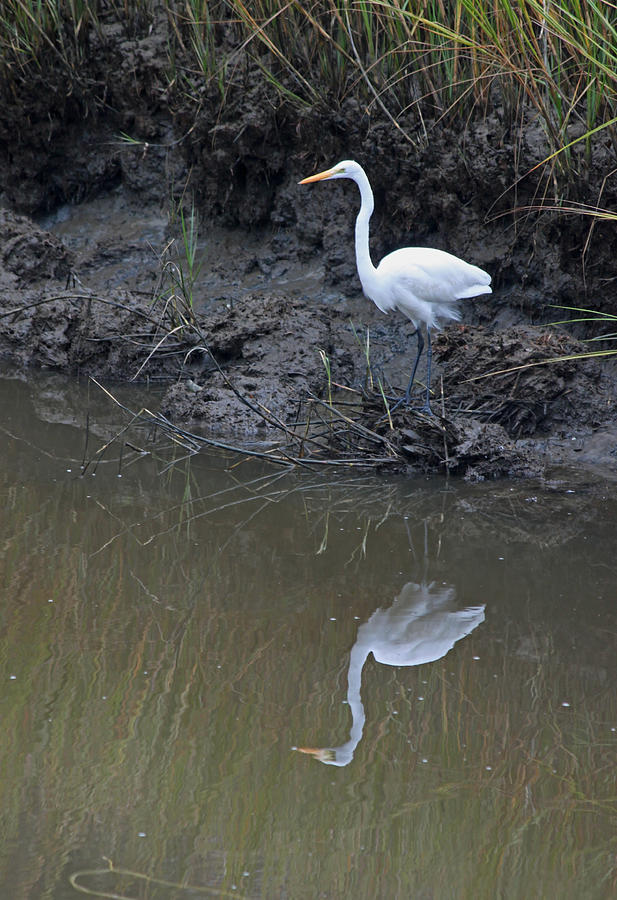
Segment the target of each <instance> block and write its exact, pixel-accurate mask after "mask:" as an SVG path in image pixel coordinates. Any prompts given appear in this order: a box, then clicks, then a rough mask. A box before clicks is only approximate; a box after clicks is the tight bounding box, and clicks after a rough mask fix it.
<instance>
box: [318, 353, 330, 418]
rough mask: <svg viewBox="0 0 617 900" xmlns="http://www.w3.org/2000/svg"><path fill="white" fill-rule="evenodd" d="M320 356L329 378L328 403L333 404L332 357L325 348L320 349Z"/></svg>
mask: <svg viewBox="0 0 617 900" xmlns="http://www.w3.org/2000/svg"><path fill="white" fill-rule="evenodd" d="M319 356H320V358H321V361H322V363H323V367H324V369H325V370H326V376H327V378H328V405H329V406H332V369H331V366H330V357H329V356H328V354H327V353H326V351H325V350H320V351H319Z"/></svg>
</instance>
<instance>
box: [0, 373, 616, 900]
mask: <svg viewBox="0 0 617 900" xmlns="http://www.w3.org/2000/svg"><path fill="white" fill-rule="evenodd" d="M86 393H87V389H86V388H85V387H80V386H77V385H74V384H73V385H71V384H68V385H67V384H66V383H65V382H62V381H59V380H57V379H41V378H39V377H36V378H35V377H34V376H32V379H31V380H30V383H29V384H24V383H22V382H18V381H11V380H5V381H2V382H0V408H1V409H2V417H1V423H0V424H1V425H2V428H1V429H0V445H1V447H0V452H1V458H2V460H3V465H2V468H1V470H0V491H1V496H2V504H1V512H0V547H1V554H0V565H1V571H2V577H1V585H2V587H1V592H2V593H1V600H0V615H1V624H2V640H1V643H0V685H1V686H2V688H1V691H0V714H1V721H2V726H3V727H2V735H1V737H0V764H1V771H2V779H1V781H0V790H1V792H2V802H1V807H0V809H1V811H0V816H1V821H2V836H3V839H2V842H1V844H0V854H1V861H0V883H1V884H2V885H4V887H3V888H2V893H1V895H2V897H7V898H8V897H10V898H37V900H38V898H47V897H49V898H54V900H56V898H59V900H65V898H77V897H79V896H82V894H80V893H79V892H78V889H77V888H78V887H80V886H81V887H82V888H88V890H89V891H91V892H92V891H96V892H98V893H96V894H95V896H111V895H112V894H113V895H114V896H125V897H130V898H138V897H139V898H145V897H148V898H178V900H182V898H189V897H195V896H222V897H230V896H231V897H260V898H292V900H296V898H298V900H300V898H307V900H308V898H311V900H312V898H319V897H326V898H437V900H441V898H453V900H454V898H495V897H506V898H530V897H533V898H544V897H560V898H577V900H580V898H604V897H607V898H608V897H612V896H615V892H616V891H617V788H616V771H617V769H616V764H617V603H616V599H617V577H616V573H617V540H616V537H617V531H616V525H617V486H616V485H615V484H614V483H606V484H605V483H602V482H600V481H598V479H597V476H593V477H591V476H590V477H589V478H588V479H586V478H585V476H584V474H579V476H578V477H577V479H576V481H575V482H573V481H571V480H565V479H562V478H556V479H555V482H554V484H553V485H552V486H551V487H549V488H546V487H545V488H542V489H540V488H539V487H538V486H537V485H533V484H529V483H520V484H517V483H501V484H489V485H482V486H475V487H474V486H466V485H463V484H461V483H458V482H453V481H451V482H449V483H446V482H444V481H431V482H426V481H421V480H420V481H405V480H398V481H392V480H385V479H384V480H376V479H372V478H371V479H368V478H367V479H361V480H351V479H348V480H345V479H342V478H338V479H334V478H332V476H328V477H327V478H326V477H324V476H309V475H305V474H302V475H293V476H281V475H280V473H277V472H268V471H267V470H259V469H256V468H254V467H252V466H249V465H243V466H237V467H236V468H233V469H226V465H225V461H223V460H217V459H213V458H206V457H204V458H199V459H193V460H192V461H191V462H190V464H186V463H182V464H178V465H177V466H175V467H173V468H170V469H168V470H167V471H163V469H164V463H163V461H161V460H155V459H153V458H150V457H148V458H143V459H137V458H136V457H135V456H134V454H132V453H131V451H130V449H128V448H127V449H126V450H125V451H124V459H123V463H122V468H121V470H120V473H121V477H118V472H119V464H118V462H117V457H118V452H117V447H116V446H114V447H112V448H111V449H110V451H109V452H108V454H107V455H106V457H105V461H104V462H103V463H101V464H100V465H99V467H98V469H96V474H94V475H93V474H87V475H86V476H85V477H83V478H82V477H80V475H79V467H80V462H81V459H82V454H83V449H84V430H83V425H84V419H85V405H86V404H87V402H89V403H90V407H91V435H90V448H93V447H94V446H98V445H99V444H100V442H101V440H102V439H103V437H104V435H105V434H107V433H108V430H107V426H106V424H105V416H107V417H108V418H109V416H112V417H113V416H116V413H115V411H113V410H111V409H110V405H109V404H107V405H106V407H105V408H106V410H107V411H106V412H104V411H103V410H101V409H99V408H98V407H97V403H98V402H99V400H98V399H97V398H91V400H90V401H87V399H86ZM54 411H55V412H54ZM54 418H55V420H56V424H54V421H53V420H54ZM116 421H117V422H118V423H119V422H120V419H117V418H116ZM61 422H68V423H70V422H73V423H74V424H72V425H71V424H60V423H61ZM96 430H98V431H99V432H100V437H98V438H97V437H96V435H95V433H94V432H95V431H96ZM138 437H139V436H138ZM146 437H147V436H146V435H141V437H140V440H141V442H142V443H145V440H146ZM132 439H133V441H135V440H136V438H135V436H134V435H133V437H132ZM166 458H169V454H168V455H167V457H166ZM90 471H93V470H92V469H91V470H90ZM444 654H445V655H444ZM294 747H298V748H303V749H305V750H306V749H312V750H314V751H315V750H316V751H318V752H316V753H314V754H312V755H311V754H308V753H301V752H298V751H297V750H294V749H293V748H294ZM109 861H111V862H109ZM110 866H113V871H105V870H106V869H107V870H108V869H109V867H110ZM97 870H98V874H97ZM124 870H128V871H129V872H131V873H134V874H124V873H123V871H124ZM71 878H72V879H73V884H71ZM147 879H149V880H147ZM166 882H167V884H166ZM189 887H190V889H189ZM90 896H92V893H91V894H90Z"/></svg>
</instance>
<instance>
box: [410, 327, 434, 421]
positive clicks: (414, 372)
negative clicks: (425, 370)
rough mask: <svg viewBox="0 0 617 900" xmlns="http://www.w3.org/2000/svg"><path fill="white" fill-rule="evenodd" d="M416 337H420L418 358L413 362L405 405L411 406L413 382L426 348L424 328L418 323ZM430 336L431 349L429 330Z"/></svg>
mask: <svg viewBox="0 0 617 900" xmlns="http://www.w3.org/2000/svg"><path fill="white" fill-rule="evenodd" d="M416 337H417V339H418V353H417V354H416V359H415V362H414V364H413V368H412V370H411V378H410V379H409V384H408V385H407V390H406V391H405V406H409V398H410V396H411V389H412V387H413V382H414V379H415V377H416V370H417V368H418V363H419V362H420V357H421V356H422V351H423V350H424V338H423V337H422V328H421V327H420V326H419V325H418V327H417V328H416ZM428 338H429V344H428V346H429V350H430V347H431V333H430V331H429V332H428Z"/></svg>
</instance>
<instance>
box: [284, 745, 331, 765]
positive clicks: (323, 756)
mask: <svg viewBox="0 0 617 900" xmlns="http://www.w3.org/2000/svg"><path fill="white" fill-rule="evenodd" d="M294 750H297V751H298V753H308V754H309V756H314V757H315V759H319V760H320V761H321V762H331V761H332V760H334V759H336V754H335V752H334V750H331V749H330V748H329V747H294Z"/></svg>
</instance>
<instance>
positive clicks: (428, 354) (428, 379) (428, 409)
mask: <svg viewBox="0 0 617 900" xmlns="http://www.w3.org/2000/svg"><path fill="white" fill-rule="evenodd" d="M426 337H427V342H428V346H427V348H426V402H425V404H424V407H423V411H424V412H426V413H429V415H431V416H432V415H433V410H432V409H431V404H430V402H429V397H430V393H431V362H432V360H433V348H432V346H431V329H430V328H429V327H428V326H427V328H426Z"/></svg>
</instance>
